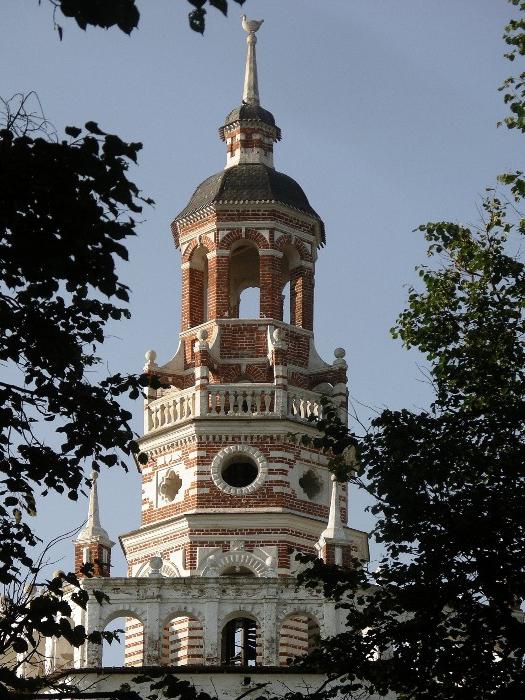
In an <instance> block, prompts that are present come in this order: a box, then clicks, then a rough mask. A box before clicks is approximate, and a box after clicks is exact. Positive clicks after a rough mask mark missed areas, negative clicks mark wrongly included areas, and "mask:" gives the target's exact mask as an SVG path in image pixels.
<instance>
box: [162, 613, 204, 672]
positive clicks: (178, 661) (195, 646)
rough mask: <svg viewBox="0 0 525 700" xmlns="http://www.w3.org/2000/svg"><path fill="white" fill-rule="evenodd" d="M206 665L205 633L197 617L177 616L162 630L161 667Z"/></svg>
mask: <svg viewBox="0 0 525 700" xmlns="http://www.w3.org/2000/svg"><path fill="white" fill-rule="evenodd" d="M203 663H204V632H203V629H202V624H201V623H200V621H199V620H197V618H195V617H190V616H188V615H176V616H174V617H172V618H171V619H170V620H168V621H167V622H166V624H165V625H164V627H163V628H162V647H161V665H163V666H190V665H199V664H200V665H202V664H203Z"/></svg>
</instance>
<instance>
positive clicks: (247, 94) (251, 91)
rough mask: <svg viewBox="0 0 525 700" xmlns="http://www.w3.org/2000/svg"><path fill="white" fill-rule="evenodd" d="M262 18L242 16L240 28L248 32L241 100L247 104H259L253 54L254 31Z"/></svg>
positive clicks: (255, 63) (255, 41) (255, 39)
mask: <svg viewBox="0 0 525 700" xmlns="http://www.w3.org/2000/svg"><path fill="white" fill-rule="evenodd" d="M263 22H264V20H263V19H247V18H246V15H243V16H242V28H243V29H244V31H245V32H248V36H247V37H246V43H247V44H248V53H247V55H246V71H245V73H244V91H243V94H242V101H243V103H244V104H248V105H259V104H260V103H259V84H258V82H257V59H256V56H255V44H256V43H257V37H256V36H255V32H256V31H257V30H258V29H259V27H260V26H261V24H262V23H263Z"/></svg>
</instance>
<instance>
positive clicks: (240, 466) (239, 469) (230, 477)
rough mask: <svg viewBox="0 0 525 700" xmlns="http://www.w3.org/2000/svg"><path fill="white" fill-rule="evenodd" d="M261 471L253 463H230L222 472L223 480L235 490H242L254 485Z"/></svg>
mask: <svg viewBox="0 0 525 700" xmlns="http://www.w3.org/2000/svg"><path fill="white" fill-rule="evenodd" d="M258 473H259V470H258V469H257V466H256V465H255V464H253V462H230V464H227V465H226V466H225V467H224V469H223V470H222V478H223V479H224V481H225V482H226V483H227V484H228V486H233V487H234V488H242V487H243V486H249V485H250V484H253V482H254V481H255V479H256V478H257V474H258Z"/></svg>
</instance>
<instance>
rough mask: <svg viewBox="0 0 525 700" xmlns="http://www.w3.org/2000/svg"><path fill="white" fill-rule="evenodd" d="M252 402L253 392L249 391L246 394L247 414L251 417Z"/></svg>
mask: <svg viewBox="0 0 525 700" xmlns="http://www.w3.org/2000/svg"><path fill="white" fill-rule="evenodd" d="M252 401H253V391H247V392H246V413H248V414H249V415H250V416H251V415H253V408H252Z"/></svg>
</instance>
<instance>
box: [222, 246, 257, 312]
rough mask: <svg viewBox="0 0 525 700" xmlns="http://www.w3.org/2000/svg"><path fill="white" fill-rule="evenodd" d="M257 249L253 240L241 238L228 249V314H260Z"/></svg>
mask: <svg viewBox="0 0 525 700" xmlns="http://www.w3.org/2000/svg"><path fill="white" fill-rule="evenodd" d="M259 287H260V275H259V250H258V248H257V246H256V244H255V243H254V242H253V241H249V240H246V239H242V240H240V241H237V242H236V243H234V244H233V246H232V248H231V251H230V300H229V301H230V316H231V317H232V318H259V316H260V290H259Z"/></svg>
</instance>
